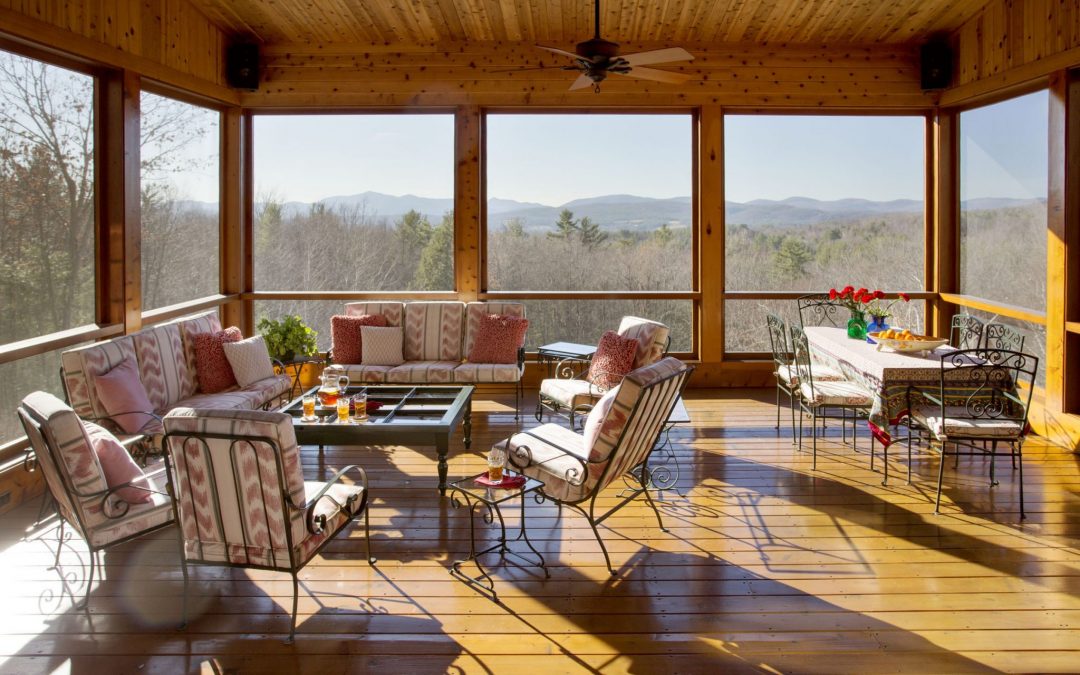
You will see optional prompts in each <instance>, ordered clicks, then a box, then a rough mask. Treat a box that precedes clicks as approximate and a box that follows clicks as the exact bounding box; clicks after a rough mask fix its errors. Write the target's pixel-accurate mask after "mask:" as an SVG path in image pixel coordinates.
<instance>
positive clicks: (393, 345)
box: [360, 326, 405, 366]
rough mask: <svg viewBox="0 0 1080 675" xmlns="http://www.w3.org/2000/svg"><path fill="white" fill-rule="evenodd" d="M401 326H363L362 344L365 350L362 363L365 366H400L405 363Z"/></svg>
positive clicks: (361, 332)
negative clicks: (402, 350)
mask: <svg viewBox="0 0 1080 675" xmlns="http://www.w3.org/2000/svg"><path fill="white" fill-rule="evenodd" d="M402 336H403V333H402V329H401V326H389V327H386V328H380V327H378V326H362V327H361V328H360V345H361V347H362V348H363V350H364V358H363V359H361V361H360V362H361V363H363V364H364V365H365V366H400V365H401V364H403V363H405V357H404V356H403V355H402V352H401V342H402Z"/></svg>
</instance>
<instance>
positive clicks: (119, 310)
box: [95, 70, 142, 333]
mask: <svg viewBox="0 0 1080 675" xmlns="http://www.w3.org/2000/svg"><path fill="white" fill-rule="evenodd" d="M140 94H141V83H140V80H139V76H138V75H136V74H135V73H133V72H132V71H128V70H124V71H119V72H114V73H108V74H105V75H103V76H102V77H101V79H100V85H99V88H98V96H99V100H100V106H99V108H98V109H99V110H100V111H101V117H100V122H99V124H98V125H97V131H96V134H97V135H96V139H95V141H96V145H97V148H98V153H97V186H98V190H97V212H98V213H97V228H98V230H97V235H98V236H97V253H98V256H97V257H98V273H97V279H98V282H97V296H98V297H97V314H98V317H97V320H98V323H103V324H121V325H123V327H124V332H125V333H133V332H135V331H137V330H139V329H140V328H141V327H142V254H141V248H142V220H141V212H140V199H139V192H140V187H141V178H142V177H141V170H140V147H139V146H140V140H141V139H140V126H139V109H140V106H139V98H140Z"/></svg>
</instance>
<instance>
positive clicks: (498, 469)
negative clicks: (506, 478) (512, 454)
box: [488, 448, 506, 483]
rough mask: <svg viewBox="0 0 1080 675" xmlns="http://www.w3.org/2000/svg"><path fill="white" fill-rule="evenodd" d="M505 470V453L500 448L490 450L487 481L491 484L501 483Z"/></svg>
mask: <svg viewBox="0 0 1080 675" xmlns="http://www.w3.org/2000/svg"><path fill="white" fill-rule="evenodd" d="M505 468H506V451H505V450H502V449H501V448H492V449H491V452H489V453H488V480H489V481H491V482H493V483H500V482H502V479H503V469H505Z"/></svg>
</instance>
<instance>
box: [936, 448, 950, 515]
mask: <svg viewBox="0 0 1080 675" xmlns="http://www.w3.org/2000/svg"><path fill="white" fill-rule="evenodd" d="M947 446H948V443H946V442H945V441H942V442H941V464H939V465H938V473H937V501H936V502H934V515H935V516H936V515H938V514H940V513H941V483H942V481H943V480H944V479H945V448H946V447H947Z"/></svg>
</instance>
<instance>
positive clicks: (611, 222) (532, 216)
mask: <svg viewBox="0 0 1080 675" xmlns="http://www.w3.org/2000/svg"><path fill="white" fill-rule="evenodd" d="M1037 201H1039V200H1033V199H1007V198H998V199H994V198H988V199H973V200H970V201H968V202H965V203H964V204H963V208H964V209H968V210H989V209H1000V208H1009V207H1018V206H1026V205H1030V204H1033V203H1035V202H1037ZM321 203H323V204H326V206H327V207H329V208H332V209H340V208H358V209H362V210H363V211H365V212H366V213H367V214H368V215H369V216H374V217H379V218H386V219H388V220H391V221H392V220H395V219H397V218H399V217H400V216H401V215H402V214H404V213H407V212H408V211H411V210H415V211H419V212H420V213H423V214H424V215H426V216H427V217H428V218H429V219H430V220H431V221H432V222H437V221H438V220H439V219H440V218H442V216H443V214H444V213H446V212H447V211H450V210H452V209H453V208H454V200H453V199H439V198H432V197H417V196H416V195H401V196H394V195H387V194H382V193H379V192H362V193H360V194H355V195H342V196H336V197H327V198H326V199H323V200H321ZM186 205H187V206H188V207H189V208H194V209H198V210H204V209H216V205H211V204H204V203H201V202H187V203H186ZM726 208H727V222H728V224H729V225H736V224H742V225H754V226H761V225H779V226H790V225H798V224H815V223H822V222H829V221H835V222H843V221H850V220H858V219H862V218H867V217H872V216H876V215H884V214H889V213H919V212H921V211H922V210H923V203H922V201H919V200H914V199H898V200H893V201H885V202H875V201H869V200H866V199H838V200H834V201H822V200H818V199H811V198H809V197H789V198H787V199H783V200H779V201H774V200H770V199H755V200H753V201H749V202H745V203H740V202H727V203H726ZM310 209H311V204H310V203H306V202H286V203H285V204H284V205H283V209H282V210H283V212H284V213H283V215H284V216H285V217H290V216H294V215H300V214H303V213H307V212H308V211H309V210H310ZM563 209H570V210H571V211H573V212H574V217H575V218H581V217H582V216H588V217H589V218H590V219H591V220H592V221H594V222H596V223H599V224H600V226H601V227H602V228H604V229H606V230H615V231H618V230H631V231H633V230H651V229H654V228H656V227H657V226H659V225H661V224H664V223H666V224H667V225H668V226H669V227H672V228H679V227H688V226H689V225H690V223H691V222H693V221H692V204H691V200H690V197H671V198H669V199H655V198H652V197H638V196H635V195H603V196H598V197H589V198H587V199H576V200H574V201H571V202H567V203H566V204H562V205H559V206H547V205H545V204H537V203H534V202H519V201H515V200H513V199H489V200H488V220H489V221H490V222H491V225H492V229H493V230H496V231H497V230H498V229H500V228H501V227H503V226H505V225H506V223H507V222H509V221H510V220H512V219H515V218H516V219H520V221H521V223H522V225H523V226H524V228H525V229H526V230H529V231H545V230H550V229H551V228H552V226H553V224H554V223H555V221H556V219H557V218H558V217H559V212H560V211H562V210H563Z"/></svg>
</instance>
